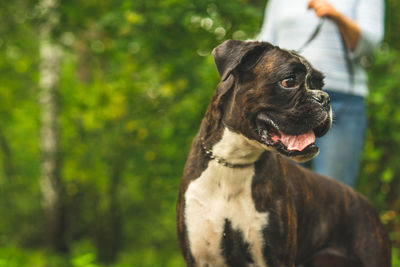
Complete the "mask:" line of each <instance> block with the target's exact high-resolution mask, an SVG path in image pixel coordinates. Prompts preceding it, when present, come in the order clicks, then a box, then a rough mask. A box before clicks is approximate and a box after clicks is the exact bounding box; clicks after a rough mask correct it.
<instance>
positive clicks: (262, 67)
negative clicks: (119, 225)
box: [177, 40, 391, 267]
mask: <svg viewBox="0 0 400 267" xmlns="http://www.w3.org/2000/svg"><path fill="white" fill-rule="evenodd" d="M213 56H214V60H215V63H216V66H217V69H218V72H219V74H220V76H221V82H220V83H219V85H218V88H217V90H216V92H215V94H214V96H213V98H212V101H211V103H210V105H209V107H208V109H207V112H206V114H205V117H204V119H203V120H202V123H201V126H200V130H199V132H198V134H197V136H196V137H195V139H194V141H193V144H192V148H191V150H190V153H189V157H188V159H187V162H186V165H185V169H184V173H183V178H182V181H181V187H180V194H179V199H178V204H177V229H178V240H179V243H180V248H181V251H182V254H183V257H184V259H185V261H186V264H187V266H196V267H214V266H216V267H219V266H230V267H231V266H238V267H245V266H254V267H256V266H257V267H262V266H268V267H278V266H279V267H292V266H304V267H306V266H314V267H316V266H335V267H338V266H357V267H358V266H359V267H388V266H391V255H390V254H391V245H390V241H389V238H388V235H387V233H386V231H385V229H384V227H383V226H382V224H381V222H380V221H379V217H378V215H377V212H376V211H375V210H374V208H373V207H372V205H371V204H370V203H369V202H368V201H367V200H366V199H365V198H364V197H363V196H361V195H360V194H358V193H357V192H355V191H354V190H352V189H351V188H350V187H348V186H346V185H343V184H341V183H339V182H337V181H335V180H333V179H331V178H328V177H324V176H322V175H319V174H316V173H314V172H312V171H310V170H307V169H305V168H303V167H301V166H299V165H297V164H295V163H293V162H292V161H290V160H288V159H287V158H289V159H292V160H294V161H307V160H309V159H311V158H313V157H315V156H316V155H317V154H318V147H317V146H316V145H315V138H316V137H321V136H323V135H324V134H325V133H326V132H327V131H328V130H329V128H330V126H331V123H332V115H331V109H330V105H329V96H328V94H327V93H325V92H323V91H321V88H322V87H323V75H322V74H321V73H320V72H319V71H317V70H315V69H314V68H313V67H312V66H311V65H310V63H309V62H307V60H306V59H304V58H303V57H301V56H300V55H298V54H296V53H295V52H293V51H287V50H283V49H280V48H278V47H276V46H273V45H271V44H269V43H264V42H241V41H235V40H228V41H226V42H224V43H223V44H221V45H220V46H218V47H217V48H215V49H214V50H213Z"/></svg>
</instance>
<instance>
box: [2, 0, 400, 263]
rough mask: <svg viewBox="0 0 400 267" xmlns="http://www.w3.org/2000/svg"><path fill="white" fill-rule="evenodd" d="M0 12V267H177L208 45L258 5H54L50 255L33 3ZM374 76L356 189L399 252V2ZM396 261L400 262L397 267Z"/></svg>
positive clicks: (208, 79) (248, 26)
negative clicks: (182, 197) (56, 182)
mask: <svg viewBox="0 0 400 267" xmlns="http://www.w3.org/2000/svg"><path fill="white" fill-rule="evenodd" d="M3 2H4V3H2V4H1V8H0V15H1V18H2V23H1V24H0V214H2V215H3V217H2V219H1V220H0V247H1V249H0V267H1V266H76V267H80V266H105V265H112V266H144V267H146V266H149V267H150V266H171V267H172V266H173V267H175V266H183V261H182V259H181V256H180V254H179V250H178V247H177V242H176V238H175V203H176V197H177V194H178V187H179V180H180V176H181V173H182V169H183V165H184V162H185V159H186V155H187V152H188V150H189V147H190V144H191V141H192V138H193V136H194V134H195V133H196V131H197V129H198V126H199V124H200V120H201V118H202V117H203V114H204V112H205V109H206V107H207V105H208V102H209V99H210V98H211V95H212V94H213V90H214V88H216V85H217V83H218V74H217V72H216V69H215V66H214V63H213V59H212V57H211V54H210V53H211V51H212V49H213V48H214V47H215V46H217V45H218V44H219V43H220V42H222V41H223V40H225V39H229V38H234V39H248V38H254V37H255V36H256V35H257V33H258V31H259V29H260V26H261V22H262V16H263V11H264V6H265V1H260V0H251V1H250V0H248V1H246V0H233V1H222V0H196V1H194V0H180V1H177V0H161V1H159V0H157V1H156V0H135V1H127V0H115V1H94V0H87V1H78V0H70V1H61V2H60V5H59V6H58V8H57V10H58V11H59V13H60V21H59V23H58V26H57V29H56V31H55V32H54V34H53V38H54V40H55V41H56V42H57V43H59V44H61V45H62V48H63V56H62V65H61V71H60V83H59V106H60V115H59V127H60V132H61V140H60V149H61V162H62V164H61V166H62V170H61V173H62V182H63V187H64V189H65V196H63V200H64V201H65V205H66V207H67V209H66V222H67V225H66V226H65V231H66V232H67V239H68V244H69V252H68V253H67V254H57V253H54V252H52V251H51V250H49V249H48V248H45V246H44V240H43V236H44V234H45V233H46V229H44V226H43V222H44V213H43V210H42V206H41V204H42V203H41V196H40V189H39V180H40V161H41V157H40V150H39V145H38V140H39V138H40V107H39V103H38V93H39V90H38V85H37V84H38V67H39V64H40V62H39V40H38V38H37V34H38V29H39V28H40V26H41V24H42V23H43V21H41V16H40V14H41V7H40V6H39V5H38V1H36V0H35V1H34V0H28V1H26V0H15V1H3ZM386 2H387V10H388V14H387V20H388V23H387V25H388V27H387V36H386V43H385V45H384V46H382V48H381V50H380V51H379V53H378V54H377V56H376V62H375V64H374V66H373V68H372V69H371V71H370V77H371V88H372V90H371V95H370V97H369V98H368V105H369V111H370V113H369V122H370V130H369V133H368V141H367V146H366V150H365V155H364V161H363V165H362V173H361V179H360V183H359V185H358V188H359V189H360V190H361V191H362V192H363V193H364V194H366V195H367V196H368V198H370V199H371V200H372V201H373V202H374V203H375V204H376V205H377V206H378V208H379V210H380V211H381V214H382V220H383V221H384V222H385V223H386V224H387V226H388V228H389V229H390V230H391V234H392V239H393V241H394V242H395V244H396V246H397V247H396V248H395V249H394V253H393V254H394V262H395V264H397V263H398V262H399V258H400V257H398V256H397V255H398V254H397V253H398V252H399V247H400V245H399V242H400V241H399V240H400V236H399V235H400V234H399V233H400V230H399V227H400V216H399V206H400V204H399V199H398V197H397V192H399V187H400V185H399V181H400V180H399V171H400V170H399V168H400V167H399V166H400V164H399V163H400V162H399V161H400V157H399V156H398V155H397V154H398V153H397V151H399V147H400V135H399V133H400V131H399V126H400V111H399V109H398V106H397V102H398V100H399V99H398V98H399V94H398V93H397V88H399V80H398V79H397V74H398V73H399V70H400V65H399V63H398V62H400V60H399V59H400V54H399V52H398V50H397V49H398V48H399V41H400V40H397V39H396V38H398V37H396V36H398V35H397V34H395V33H396V29H397V28H396V27H395V25H396V23H398V21H400V20H399V19H398V14H399V12H398V11H399V10H400V9H399V8H400V7H399V4H398V3H397V1H390V0H388V1H386ZM394 266H400V264H398V265H394Z"/></svg>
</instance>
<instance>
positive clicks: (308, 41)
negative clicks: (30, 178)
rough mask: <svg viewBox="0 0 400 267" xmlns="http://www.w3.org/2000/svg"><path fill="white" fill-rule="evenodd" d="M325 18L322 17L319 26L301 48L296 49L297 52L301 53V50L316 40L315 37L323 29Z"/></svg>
mask: <svg viewBox="0 0 400 267" xmlns="http://www.w3.org/2000/svg"><path fill="white" fill-rule="evenodd" d="M324 21H325V19H324V18H321V19H320V20H319V22H318V25H317V27H316V28H315V30H314V31H313V32H312V34H311V35H310V37H309V38H308V39H307V41H306V42H305V43H304V44H303V45H302V46H300V48H299V49H297V50H296V52H297V53H299V54H300V53H301V51H302V50H303V49H304V48H306V47H307V46H308V45H309V44H310V43H311V42H312V41H314V39H315V37H317V35H318V33H319V32H320V31H321V28H322V25H323V24H324Z"/></svg>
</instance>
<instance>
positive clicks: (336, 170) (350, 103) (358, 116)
mask: <svg viewBox="0 0 400 267" xmlns="http://www.w3.org/2000/svg"><path fill="white" fill-rule="evenodd" d="M327 93H328V94H329V96H330V98H331V106H332V110H333V118H334V120H333V124H332V128H331V129H330V130H329V131H328V133H327V134H326V135H325V136H323V137H322V138H319V139H317V141H316V144H317V146H318V147H319V148H320V153H319V155H318V156H317V157H316V158H315V159H314V160H313V164H312V165H313V167H314V170H315V171H316V172H318V173H321V174H324V175H327V176H330V177H332V178H335V179H336V180H339V181H341V182H343V183H345V184H347V185H350V186H355V184H356V179H357V175H358V170H359V166H360V160H361V156H362V152H363V148H364V140H365V132H366V128H367V117H366V110H365V105H364V98H363V97H361V96H354V95H348V94H345V93H337V92H332V91H327Z"/></svg>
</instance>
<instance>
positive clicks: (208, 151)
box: [200, 137, 254, 168]
mask: <svg viewBox="0 0 400 267" xmlns="http://www.w3.org/2000/svg"><path fill="white" fill-rule="evenodd" d="M200 139H201V147H202V148H203V150H204V153H205V154H206V155H207V157H209V158H210V159H213V160H215V161H216V162H217V163H218V164H220V165H222V166H225V167H228V168H246V167H250V166H252V165H253V164H254V163H245V164H234V163H230V162H228V161H226V160H225V159H224V158H221V157H218V156H215V155H214V153H213V152H212V150H211V149H209V148H207V146H206V145H205V143H204V138H203V137H201V138H200Z"/></svg>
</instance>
